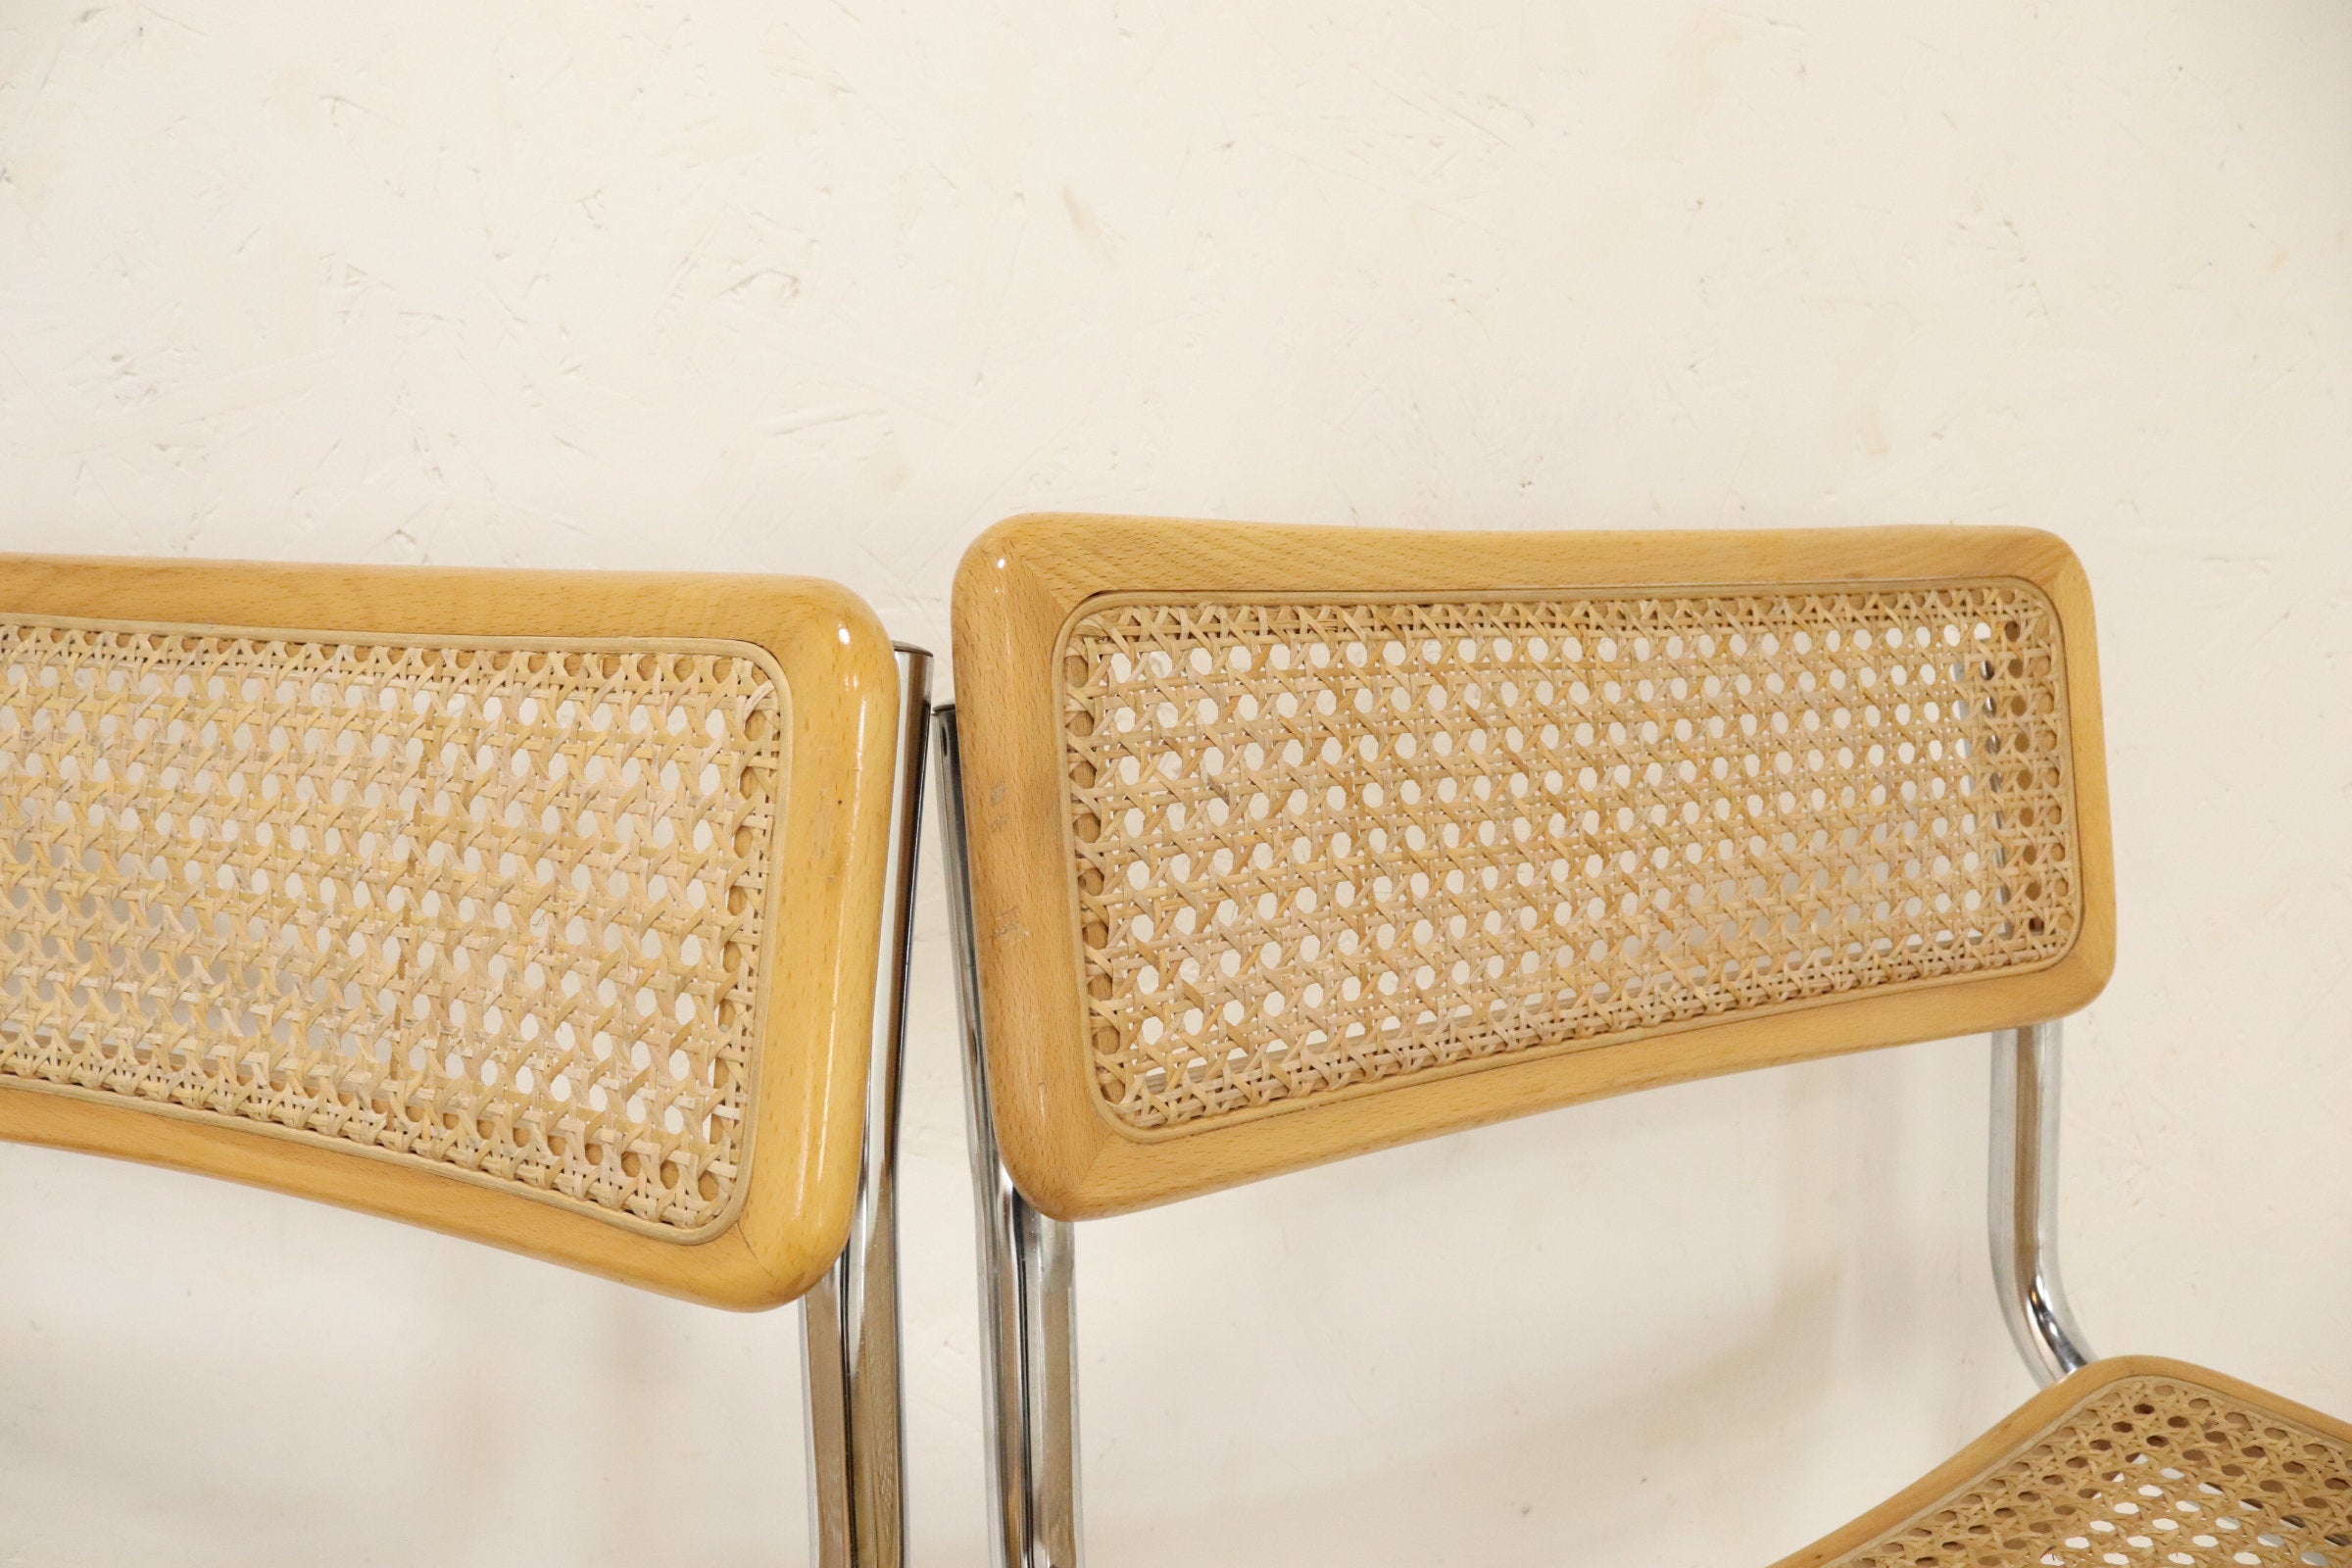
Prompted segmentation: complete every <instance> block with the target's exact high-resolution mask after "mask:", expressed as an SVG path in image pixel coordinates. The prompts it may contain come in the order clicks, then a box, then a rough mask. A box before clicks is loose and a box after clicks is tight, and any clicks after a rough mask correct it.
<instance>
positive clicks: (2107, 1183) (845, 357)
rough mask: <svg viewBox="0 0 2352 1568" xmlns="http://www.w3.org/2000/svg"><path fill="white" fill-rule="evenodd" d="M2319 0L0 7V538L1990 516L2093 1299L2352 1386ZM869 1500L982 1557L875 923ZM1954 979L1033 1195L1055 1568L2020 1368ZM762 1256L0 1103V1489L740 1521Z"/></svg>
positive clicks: (1654, 1535)
mask: <svg viewBox="0 0 2352 1568" xmlns="http://www.w3.org/2000/svg"><path fill="white" fill-rule="evenodd" d="M2348 223H2352V9H2347V8H2346V6H2345V5H2343V4H2342V3H2341V0H2302V3H2293V0H2229V3H2227V4H2219V5H2217V4H2211V3H2206V0H2073V3H2069V4H2026V3H2021V0H1986V3H1982V4H1976V5H1965V6H1962V5H1947V4H1938V3H1933V0H1884V3H1879V4H1873V5H1862V4H1853V5H1833V4H1828V3H1817V4H1798V3H1789V0H1764V3H1761V4H1758V5H1755V6H1750V7H1746V8H1742V9H1726V8H1716V7H1700V6H1694V5H1691V4H1689V3H1687V0H1648V3H1621V0H1620V3H1598V0H1510V3H1507V4H1506V3H1499V0H1450V3H1447V4H1443V5H1430V6H1423V5H1397V6H1390V5H1378V4H1364V3H1361V0H1298V3H1292V0H1278V3H1274V4H1262V3H1260V4H1228V3H1223V0H1209V3H1202V4H1192V5H1170V6H1165V7H1150V6H1137V5H1103V4H1093V5H1089V4H1068V5H1063V6H1054V5H1051V4H1044V3H1040V0H1002V3H999V4H994V5H968V4H952V3H946V0H915V3H911V4H900V5H889V4H880V3H872V0H828V3H824V4H798V3H794V0H656V3H650V4H637V5H622V4H598V3H590V0H535V3H532V4H519V3H514V0H467V3H458V0H410V3H406V4H398V5H374V6H362V5H319V4H313V3H306V0H154V3H152V4H144V5H133V4H121V3H115V0H0V547H4V548H8V549H21V550H78V551H98V552H120V553H125V554H130V553H136V554H162V555H173V554H195V555H205V556H256V557H269V558H280V559H322V560H328V559H331V560H385V561H431V562H441V563H511V564H533V565H579V566H654V565H662V566H697V567H710V568H722V569H746V570H754V569H782V570H796V571H814V572H820V573H825V574H829V575H832V576H835V577H838V578H841V579H843V580H844V581H847V582H849V583H851V584H852V585H854V586H855V587H856V588H858V590H859V591H860V592H862V593H863V594H865V595H866V596H867V597H868V598H869V599H870V600H872V602H873V603H874V604H875V605H876V606H877V607H878V608H879V609H880V611H881V612H882V613H883V615H884V617H885V618H886V619H887V620H888V621H889V622H890V623H891V624H892V626H893V628H894V629H895V630H896V631H898V632H899V633H900V634H901V635H903V636H907V637H909V638H913V639H917V640H921V641H924V642H927V643H931V644H933V645H935V646H944V644H945V639H946V612H945V607H944V595H945V592H946V590H947V587H948V582H949V576H950V572H951V570H952V568H953V566H954V564H955V561H956V556H957V553H958V552H959V551H960V549H961V548H962V546H963V544H964V542H965V541H966V540H967V539H969V538H970V537H971V536H972V535H973V534H974V533H975V532H976V531H977V530H978V529H979V528H981V527H982V526H983V525H985V524H986V523H987V522H989V521H991V520H993V519H994V518H996V517H997V516H1000V515H1004V514H1006V513H1009V512H1012V511H1016V510H1020V509H1024V508H1032V507H1049V506H1053V507H1085V508H1101V509H1106V510H1124V511H1139V512H1142V511H1151V512H1171V513H1186V514H1196V515H1228V516H1259V517H1277V518H1287V519H1296V520H1320V521H1335V522H1347V521H1367V522H1369V521H1378V522H1388V523H1402V524H1409V525H1413V526H1424V527H1431V528H1445V527H1459V526H1468V525H1487V526H1500V527H1540V526H1595V525H1602V524H1610V525H1659V526H1671V525H1676V524H1686V525H1688V524H1727V523H1728V524H1744V523H1757V524H1763V523H1864V522H1921V521H1926V522H1935V521H1943V520H1967V521H1978V522H1992V521H1998V522H2028V523H2038V524H2044V525H2048V526H2051V527H2055V528H2057V529H2059V530H2061V531H2063V532H2064V533H2066V534H2067V535H2068V537H2070V538H2071V539H2072V540H2073V541H2074V542H2075V544H2076V546H2077V547H2078V548H2079V549H2080V550H2081V552H2082V555H2083V558H2084V559H2085V561H2086V562H2087V564H2088V565H2089V568H2090V573H2091V577H2092V580H2093V582H2094V584H2095V585H2096V589H2097V592H2098V595H2099V604H2100V610H2101V613H2102V616H2103V626H2102V630H2103V634H2104V636H2103V640H2104V653H2105V658H2106V663H2107V670H2108V687H2107V698H2108V708H2109V713H2110V724H2111V733H2112V737H2113V760H2114V767H2115V780H2114V791H2115V803H2116V826H2117V833H2118V839H2119V843H2118V853H2119V859H2120V863H2121V888H2122V906H2123V922H2124V926H2123V958H2122V963H2121V967H2120V968H2119V970H2118V973H2117V976H2116V983H2115V985H2114V987H2113V988H2112V990H2111V991H2110V993H2109V995H2108V998H2107V999H2106V1000H2104V1001H2102V1002H2101V1003H2100V1004H2099V1005H2097V1006H2096V1007H2095V1008H2094V1009H2093V1010H2092V1012H2091V1013H2090V1014H2089V1016H2088V1018H2087V1020H2086V1022H2085V1023H2084V1024H2082V1026H2081V1027H2079V1028H2078V1029H2077V1031H2076V1032H2075V1035H2074V1041H2075V1051H2074V1055H2073V1060H2072V1064H2071V1072H2070V1078H2069V1083H2068V1091H2069V1094H2070V1096H2071V1102H2070V1110H2069V1114H2068V1133H2069V1137H2070V1139H2071V1144H2070V1147H2069V1150H2068V1165H2067V1170H2066V1181H2065V1190H2066V1200H2067V1225H2068V1229H2069V1232H2070V1255H2069V1257H2068V1268H2069V1273H2070V1275H2071V1276H2072V1280H2073V1284H2074V1289H2075V1295H2076V1297H2077V1301H2078V1305H2079V1307H2080V1308H2081V1310H2082V1315H2083V1317H2084V1319H2085V1322H2086V1324H2087V1326H2088V1329H2089V1331H2090V1333H2091V1334H2092V1336H2093V1337H2094V1339H2095V1340H2096V1342H2097V1343H2098V1344H2099V1345H2101V1346H2103V1347H2107V1348H2131V1349H2150V1350H2162V1351H2169V1352H2173V1353H2178V1354H2182V1355H2186V1356H2189V1357H2194V1358H2201V1359H2205V1360H2209V1361H2212V1362H2216V1363H2220V1364H2222V1365H2224V1366H2226V1367H2229V1368H2230V1369H2232V1370H2235V1371H2237V1372H2239V1373H2240V1374H2241V1375H2243V1376H2247V1377H2250V1378H2253V1379H2255V1380H2257V1381H2264V1382H2268V1383H2270V1384H2272V1385H2274V1386H2276V1387H2277V1388H2278V1389H2279V1390H2281V1391H2282V1392H2285V1393H2288V1394H2291V1395H2294V1396H2296V1397H2301V1398H2304V1399H2307V1400H2310V1401H2313V1402H2317V1403H2321V1404H2324V1405H2327V1404H2331V1405H2332V1406H2333V1407H2335V1408H2337V1409H2339V1410H2352V1333H2348V1332H2347V1318H2348V1317H2352V1152H2347V1151H2348V1149H2352V1140H2348V1139H2347V1129H2348V1128H2352V1022H2348V1021H2347V1020H2348V1019H2352V914H2347V912H2346V911H2347V902H2348V896H2352V712H2348V711H2347V701H2346V699H2347V694H2348V693H2352V537H2348V536H2347V530H2346V524H2347V522H2348V521H2352V505H2348V503H2352V398H2348V397H2347V387H2348V382H2352V241H2348V239H2347V224H2348ZM922 940H923V944H924V947H923V953H922V956H921V960H920V965H921V978H922V981H923V986H924V994H923V996H922V998H921V1000H920V1002H919V1003H918V1005H917V1016H916V1022H917V1025H918V1031H917V1034H916V1037H915V1039H914V1042H913V1045H912V1057H911V1067H910V1071H911V1093H910V1100H909V1106H910V1115H911V1119H912V1123H911V1129H910V1140H909V1143H910V1148H911V1151H912V1158H911V1165H910V1169H909V1170H908V1172H907V1181H908V1189H909V1190H908V1206H909V1214H908V1227H907V1274H908V1280H909V1315H908V1321H907V1355H908V1367H909V1370H908V1380H909V1386H910V1389H911V1401H912V1402H911V1410H910V1415H909V1425H910V1433H911V1438H912V1444H913V1451H912V1456H911V1465H912V1475H911V1482H912V1487H913V1494H912V1495H913V1516H914V1530H915V1540H916V1545H917V1548H918V1552H919V1558H918V1560H919V1561H920V1562H921V1563H922V1564H925V1565H931V1564H940V1565H946V1564H977V1563H979V1562H980V1561H981V1560H982V1552H981V1541H982V1534H981V1529H982V1525H981V1512H980V1509H981V1482H980V1459H979V1456H980V1445H979V1439H978V1434H977V1427H976V1423H977V1419H978V1407H979V1382H978V1373H977V1369H976V1362H975V1339H976V1331H975V1306H974V1296H973V1292H972V1288H971V1285H970V1282H969V1277H968V1269H969V1260H970V1252H971V1244H970V1235H969V1225H968V1222H967V1218H966V1208H965V1202H966V1192H965V1186H964V1180H963V1176H962V1170H963V1156H962V1152H961V1147H960V1141H959V1133H958V1124H959V1115H960V1113H959V1109H958V1105H957V1101H956V1076H955V1063H954V1054H953V1050H952V1043H951V1037H950V1033H949V1015H948V1007H947V1003H946V1000H945V995H946V993H945V965H944V954H943V942H944V920H943V917H942V912H941V907H940V904H939V900H938V897H937V895H936V893H935V892H933V893H930V894H928V895H927V897H926V901H925V905H924V923H923V928H922ZM1983 1076H1984V1067H1983V1052H1982V1050H1981V1048H1980V1047H1979V1046H1978V1045H1977V1044H1975V1043H1973V1042H1954V1043H1949V1044H1944V1045H1938V1046H1930V1047H1921V1048H1917V1049H1912V1050H1906V1051H1901V1052H1897V1053H1892V1054H1884V1055H1880V1056H1874V1057H1867V1058H1858V1059H1851V1060H1844V1061H1838V1062H1831V1063H1823V1064H1818V1065H1814V1066H1809V1067H1805V1068H1801V1069H1795V1070H1789V1071H1782V1072H1776V1073H1769V1074H1763V1075H1758V1076H1751V1077H1746V1078H1740V1079H1732V1080H1722V1081H1716V1082H1712V1083H1706V1084H1699V1085H1694V1086H1690V1087H1686V1088H1682V1089H1676V1090H1669V1091H1663V1092H1660V1093H1656V1094H1652V1095H1649V1096H1644V1097H1642V1098H1638V1099H1635V1100H1630V1101H1621V1102H1615V1103H1605V1104H1600V1105H1594V1106H1590V1107H1586V1108H1583V1109H1578V1110H1573V1111H1568V1112H1564V1113H1560V1114H1555V1115H1551V1116H1547V1117H1544V1118H1540V1119H1537V1120H1534V1121H1529V1122H1522V1123H1519V1124H1516V1125H1513V1126H1511V1127H1508V1128H1504V1129H1500V1130H1497V1131H1494V1132H1491V1133H1487V1134H1484V1135H1479V1136H1474V1137H1470V1138H1462V1139H1450V1140H1446V1141H1444V1142H1441V1143H1437V1144H1431V1145H1425V1146H1422V1147H1419V1148H1416V1149H1411V1150H1406V1151H1402V1152H1395V1153H1391V1154H1387V1155H1384V1156H1380V1157H1377V1158H1374V1159H1371V1160H1367V1161H1361V1162H1358V1163H1356V1164H1354V1165H1352V1166H1348V1167H1341V1168H1338V1169H1332V1170H1326V1171H1323V1172H1319V1173H1315V1174H1310V1175H1306V1176H1302V1177H1296V1178H1292V1179H1288V1180H1284V1181H1281V1182H1276V1183H1273V1184H1270V1185H1267V1186H1263V1187H1259V1188H1256V1189H1252V1190H1249V1191H1245V1192H1240V1193H1236V1194H1230V1195H1227V1196H1224V1197H1221V1198H1217V1199H1213V1200H1208V1201H1201V1202H1199V1203H1196V1204H1192V1205H1189V1206H1187V1207H1184V1208H1180V1209H1176V1210H1173V1211H1167V1212H1161V1213H1155V1214H1151V1215H1146V1216H1142V1217H1138V1218H1134V1219H1130V1220H1124V1221H1118V1222H1112V1223H1107V1224H1103V1225H1100V1226H1095V1227H1090V1228H1088V1229H1087V1230H1085V1231H1083V1232H1082V1233H1081V1237H1080V1246H1081V1253H1080V1255H1081V1263H1080V1272H1081V1286H1082V1291H1081V1299H1082V1302H1083V1308H1084V1310H1083V1321H1082V1333H1083V1338H1084V1358H1085V1378H1086V1383H1085V1393H1086V1402H1085V1422H1086V1448H1087V1465H1088V1477H1087V1481H1088V1490H1089V1494H1090V1495H1089V1503H1090V1507H1089V1517H1090V1525H1091V1535H1092V1542H1093V1544H1094V1546H1095V1548H1096V1556H1097V1558H1098V1560H1099V1561H1100V1562H1101V1563H1103V1564H1104V1565H1116V1564H1134V1565H1154V1564H1168V1565H1175V1564H1190V1563H1199V1562H1231V1563H1240V1564H1249V1565H1257V1564H1263V1565H1269V1568H1272V1565H1283V1568H1290V1565H1294V1564H1347V1565H1350V1568H1355V1565H1374V1564H1396V1565H1399V1568H1423V1565H1427V1564H1433V1563H1462V1564H1479V1565H1482V1568H1483V1565H1486V1564H1491V1563H1495V1562H1557V1563H1575V1564H1586V1563H1592V1564H1671V1565H1684V1564H1689V1565H1706V1568H1717V1565H1721V1564H1731V1563H1738V1562H1741V1561H1750V1562H1757V1561H1764V1560H1769V1559H1771V1558H1772V1557H1774V1556H1777V1555H1778V1554H1779V1553H1780V1552H1782V1551H1784V1550H1786V1549H1789V1548H1791V1547H1793V1546H1794V1545H1796V1544H1799V1543H1801V1542H1802V1541H1804V1540H1807V1539H1809V1538H1810V1537H1811V1536H1812V1535H1813V1534H1814V1533H1815V1532H1817V1531H1820V1530H1822V1529H1824V1528H1826V1527H1827V1526H1829V1525H1831V1524H1832V1523H1834V1522H1836V1521H1838V1520H1840V1519H1842V1518H1844V1517H1845V1516H1847V1515H1848V1514H1849V1513H1851V1512H1853V1511H1855V1510H1857V1509H1858V1508H1860V1507H1861V1506H1863V1505H1864V1504H1866V1503H1868V1502H1870V1501H1873V1500H1875V1499H1876V1498H1877V1497H1879V1496H1880V1495H1883V1494H1885V1493H1886V1492H1887V1491H1888V1490H1891V1489H1892V1488H1893V1487H1894V1486H1896V1485H1897V1484H1899V1483H1901V1482H1903V1481H1905V1480H1907V1479H1909V1478H1910V1477H1911V1476H1913V1475H1914V1474H1916V1473H1917V1472H1918V1471H1919V1470H1920V1469H1922V1468H1924V1467H1925V1466H1926V1465H1927V1464H1929V1463H1930V1462H1931V1461H1933V1460H1934V1459H1936V1458H1938V1457H1940V1456H1941V1455H1942V1454H1944V1453H1945V1452H1947V1451H1949V1449H1950V1448H1952V1447H1953V1446H1956V1445H1957V1444H1958V1443H1960V1442H1961V1441H1962V1440H1964V1439H1966V1438H1967V1437H1969V1436H1971V1435H1973V1434H1974V1433H1975V1432H1977V1431H1978V1430H1979V1429H1981V1428H1982V1427H1983V1426H1985V1424H1986V1423H1987V1422H1989V1421H1990V1420H1991V1419H1992V1418H1993V1417H1994V1416H1995V1415H1996V1414H1997V1413H1999V1412H2001V1411H2003V1410H2005V1409H2006V1408H2007V1407H2008V1406H2009V1405H2010V1403H2011V1402H2013V1401H2014V1400H2015V1399H2016V1398H2017V1397H2021V1396H2022V1395H2023V1394H2024V1393H2025V1392H2026V1389H2027V1387H2028V1385H2027V1382H2026V1379H2025V1377H2024V1374H2023V1373H2022V1371H2021V1370H2020V1369H2019V1368H2018V1366H2017V1365H2016V1364H2015V1362H2014V1361H2013V1359H2012V1357H2011V1355H2010V1351H2009V1349H2008V1347H2007V1345H2006V1342H2005V1340H2004V1338H2003V1335H2002V1331H2001V1329H2000V1326H1999V1323H1998V1320H1997V1318H1996V1315H1995V1312H1994V1308H1993V1304H1992V1300H1991V1297H1990V1293H1989V1290H1988V1288H1987V1285H1986V1281H1985V1264H1984V1261H1983V1243H1982V1239H1981V1236H1982V1233H1981V1228H1980V1227H1981V1221H1980V1208H1981V1201H1982V1200H1981V1193H1982V1185H1981V1183H1982V1177H1981V1153H1980V1144H1981V1141H1982V1139H1983V1137H1984V1127H1985V1113H1984V1109H1983ZM796 1343H797V1331H796V1328H795V1325H794V1323H793V1320H792V1318H791V1316H790V1315H789V1314H777V1315H773V1316H770V1317H766V1318H736V1317H728V1316H723V1315H719V1314H715V1313H710V1312H705V1311H700V1310H697V1309H694V1308H690V1307H686V1306H681V1305H677V1304H673V1303H670V1302H666V1301H662V1300H655V1299H649V1298H645V1297H642V1296H639V1295H636V1294H633V1293H631V1292H628V1291H626V1290H623V1289H621V1288H618V1287H614V1286H609V1285H605V1284H602V1283H599V1282H595V1281H591V1280H587V1279H582V1278H576V1277H573V1276H571V1275H568V1274H565V1273H563V1272H561V1271H559V1270H556V1269H553V1268H548V1267H544V1266H540V1265H536V1264H532V1263H528V1262H523V1261H519V1260H516V1259H513V1258H508V1257H505V1256H500V1255H491V1254H486V1253H482V1252H478V1251H476V1250H473V1249H470V1248H467V1247H466V1246H463V1245H461V1244H457V1243H453V1242H448V1241H444V1240H441V1239H439V1238H435V1237H431V1236H427V1235H423V1234H421V1233H417V1232H413V1231H409V1230H405V1229H402V1228H399V1227H396V1226H393V1225H389V1224H385V1223H381V1222H376V1221H371V1220H366V1219H361V1218H356V1217H352V1216H348V1215H344V1214H340V1213H337V1212H332V1211H328V1210H325V1209H315V1208H311V1207H308V1206H305V1205H302V1204H298V1203H292V1202H288V1201H284V1200H280V1199H275V1198H271V1197H269V1196H266V1195H260V1194H255V1193H250V1192H246V1191H242V1190H239V1189H235V1188H230V1187H226V1186H221V1185H214V1184H209V1183H204V1182H199V1181H192V1180H188V1179H185V1178H176V1177H171V1176H167V1175H161V1174H158V1173H155V1172H150V1171H145V1170H140V1169H136V1168H131V1167H125V1166H120V1165H113V1164H108V1163H104V1162H100V1161H96V1160H91V1159H86V1158H79V1157H73V1156H68V1155H63V1154H56V1153H50V1152H34V1151H9V1152H0V1562H4V1563H8V1564H25V1565H40V1568H52V1565H63V1564H123V1563H138V1564H142V1565H144V1564H157V1565H176V1564H221V1565H229V1564H234V1565H238V1568H252V1565H280V1564H282V1565H288V1568H293V1565H308V1564H311V1563H315V1562H320V1561H327V1560H337V1559H340V1560H346V1561H361V1562H373V1563H380V1564H397V1565H408V1564H417V1565H432V1568H457V1565H474V1564H501V1565H507V1564H539V1563H547V1564H575V1563H576V1564H606V1563H612V1564H624V1563H625V1564H631V1565H637V1564H644V1563H649V1562H662V1563H700V1562H728V1563H747V1564H748V1563H792V1562H797V1561H799V1560H800V1559H801V1558H802V1555H803V1552H804V1550H805V1546H804V1540H805V1537H804V1530H805V1519H804V1514H805V1506H804V1502H803V1500H802V1499H803V1472H802V1458H801V1451H800V1436H799V1415H798V1405H799V1385H798V1379H797V1373H796V1371H795V1369H794V1355H795V1346H796Z"/></svg>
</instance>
